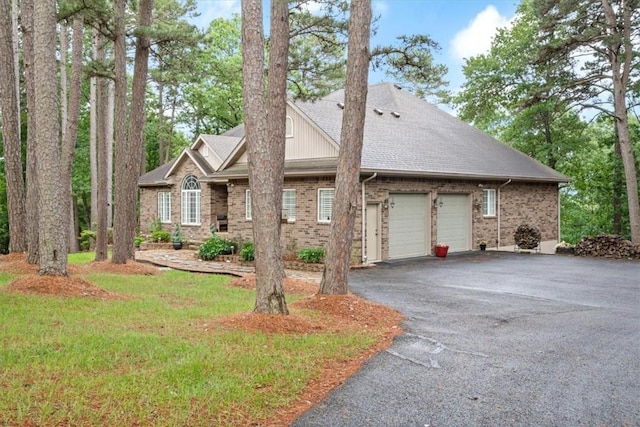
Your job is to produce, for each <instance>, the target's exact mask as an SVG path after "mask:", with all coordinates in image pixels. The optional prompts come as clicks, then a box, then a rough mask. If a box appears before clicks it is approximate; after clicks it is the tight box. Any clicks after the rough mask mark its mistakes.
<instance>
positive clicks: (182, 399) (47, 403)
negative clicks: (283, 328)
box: [0, 258, 376, 426]
mask: <svg viewBox="0 0 640 427" xmlns="http://www.w3.org/2000/svg"><path fill="white" fill-rule="evenodd" d="M91 260H92V258H91V259H88V260H87V261H91ZM74 262H82V261H78V260H74ZM13 277H15V276H12V275H9V274H3V273H0V425H39V426H54V425H80V426H81V425H155V426H176V425H190V426H211V425H247V424H249V423H250V422H251V421H252V420H257V419H261V418H268V417H272V416H274V415H275V414H276V413H277V411H278V410H279V409H282V407H286V406H287V405H288V404H290V403H291V402H292V401H293V400H295V398H296V396H297V395H298V394H299V393H300V392H301V390H302V389H303V388H304V386H305V385H306V383H307V382H308V381H309V380H310V379H312V378H315V377H318V376H319V375H320V374H321V371H322V366H323V363H324V362H325V361H327V360H330V359H333V360H336V359H337V358H343V359H344V358H349V357H352V356H354V355H356V354H358V353H360V352H362V351H363V350H365V349H366V348H368V347H369V346H371V345H372V344H373V343H374V341H375V339H376V337H374V336H373V334H372V335H367V334H362V333H357V334H356V333H346V332H345V333H336V332H332V333H317V334H313V335H278V334H276V335H265V334H263V333H260V332H255V333H249V332H243V331H240V330H229V329H223V328H221V327H219V326H216V323H215V319H216V318H217V317H219V316H226V315H229V314H233V313H242V312H248V311H250V310H251V309H252V307H253V304H254V292H252V291H247V290H243V289H237V288H230V287H227V286H226V285H225V284H226V283H227V282H228V281H229V278H228V277H226V276H216V275H204V274H192V273H186V272H179V271H165V272H163V273H162V274H161V275H159V276H133V275H131V276H126V275H110V274H91V275H87V276H84V278H85V279H87V280H89V281H91V282H92V283H95V284H96V285H98V286H100V287H102V288H104V289H107V290H109V291H113V292H117V293H119V294H123V295H127V296H130V297H131V298H129V299H128V300H117V301H99V300H91V299H84V298H57V297H47V296H24V295H18V294H13V293H7V292H3V291H2V288H3V287H4V286H5V285H6V284H8V283H9V282H10V281H11V279H12V278H13Z"/></svg>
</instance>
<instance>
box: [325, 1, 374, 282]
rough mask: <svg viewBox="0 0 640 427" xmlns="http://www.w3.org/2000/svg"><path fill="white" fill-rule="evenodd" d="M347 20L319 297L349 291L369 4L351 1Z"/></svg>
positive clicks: (368, 28)
mask: <svg viewBox="0 0 640 427" xmlns="http://www.w3.org/2000/svg"><path fill="white" fill-rule="evenodd" d="M349 19H350V22H349V45H348V55H347V81H346V85H345V91H344V114H343V116H342V131H341V134H340V152H339V154H338V170H337V174H336V185H335V198H334V202H333V213H332V218H331V233H330V235H329V244H328V246H327V254H326V258H325V263H324V273H323V275H322V281H321V283H320V293H323V294H346V293H347V292H348V290H349V287H348V276H349V266H350V262H351V246H352V243H353V230H354V224H355V218H356V212H357V207H358V181H359V178H360V163H361V158H362V142H363V135H364V120H365V112H366V104H367V76H368V73H369V37H370V36H369V34H370V27H371V0H353V1H352V2H351V16H350V18H349ZM363 232H364V230H363Z"/></svg>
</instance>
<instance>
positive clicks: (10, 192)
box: [0, 0, 27, 252]
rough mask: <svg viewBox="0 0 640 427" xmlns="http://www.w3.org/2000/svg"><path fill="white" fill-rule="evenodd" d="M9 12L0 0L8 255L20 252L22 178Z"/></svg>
mask: <svg viewBox="0 0 640 427" xmlns="http://www.w3.org/2000/svg"><path fill="white" fill-rule="evenodd" d="M11 17H12V11H11V2H10V0H0V76H2V77H0V109H1V110H2V136H3V139H2V143H3V144H2V145H3V150H4V173H5V177H6V181H7V213H8V215H9V252H24V251H25V250H26V249H27V245H26V240H25V205H24V203H25V188H24V178H23V175H22V143H21V140H20V100H19V98H18V96H17V92H16V86H15V84H16V74H15V70H16V68H15V65H16V61H17V59H18V58H17V57H15V56H14V51H13V33H12V22H11Z"/></svg>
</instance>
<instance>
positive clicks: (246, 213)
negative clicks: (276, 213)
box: [244, 188, 296, 222]
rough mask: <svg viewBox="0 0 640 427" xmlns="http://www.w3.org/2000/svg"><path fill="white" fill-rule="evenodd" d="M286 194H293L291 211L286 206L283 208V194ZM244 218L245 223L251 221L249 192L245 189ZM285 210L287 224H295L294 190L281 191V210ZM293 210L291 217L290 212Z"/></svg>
mask: <svg viewBox="0 0 640 427" xmlns="http://www.w3.org/2000/svg"><path fill="white" fill-rule="evenodd" d="M286 192H293V209H290V208H289V207H288V206H286V207H285V205H284V203H285V197H284V194H285V193H286ZM244 204H245V206H244V217H245V219H246V220H247V221H251V220H252V212H251V190H250V189H247V190H246V191H245V193H244ZM285 209H286V210H287V214H288V218H287V222H295V220H296V190H295V188H285V189H283V190H282V210H283V211H284V210H285ZM292 210H293V216H292V215H291V211H292Z"/></svg>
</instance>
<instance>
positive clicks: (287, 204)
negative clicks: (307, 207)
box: [282, 190, 296, 221]
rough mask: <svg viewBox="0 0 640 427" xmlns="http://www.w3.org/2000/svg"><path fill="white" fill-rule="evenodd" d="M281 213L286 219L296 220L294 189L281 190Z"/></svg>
mask: <svg viewBox="0 0 640 427" xmlns="http://www.w3.org/2000/svg"><path fill="white" fill-rule="evenodd" d="M282 215H283V216H282V217H283V218H285V215H286V219H287V220H288V221H295V220H296V190H283V191H282Z"/></svg>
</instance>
